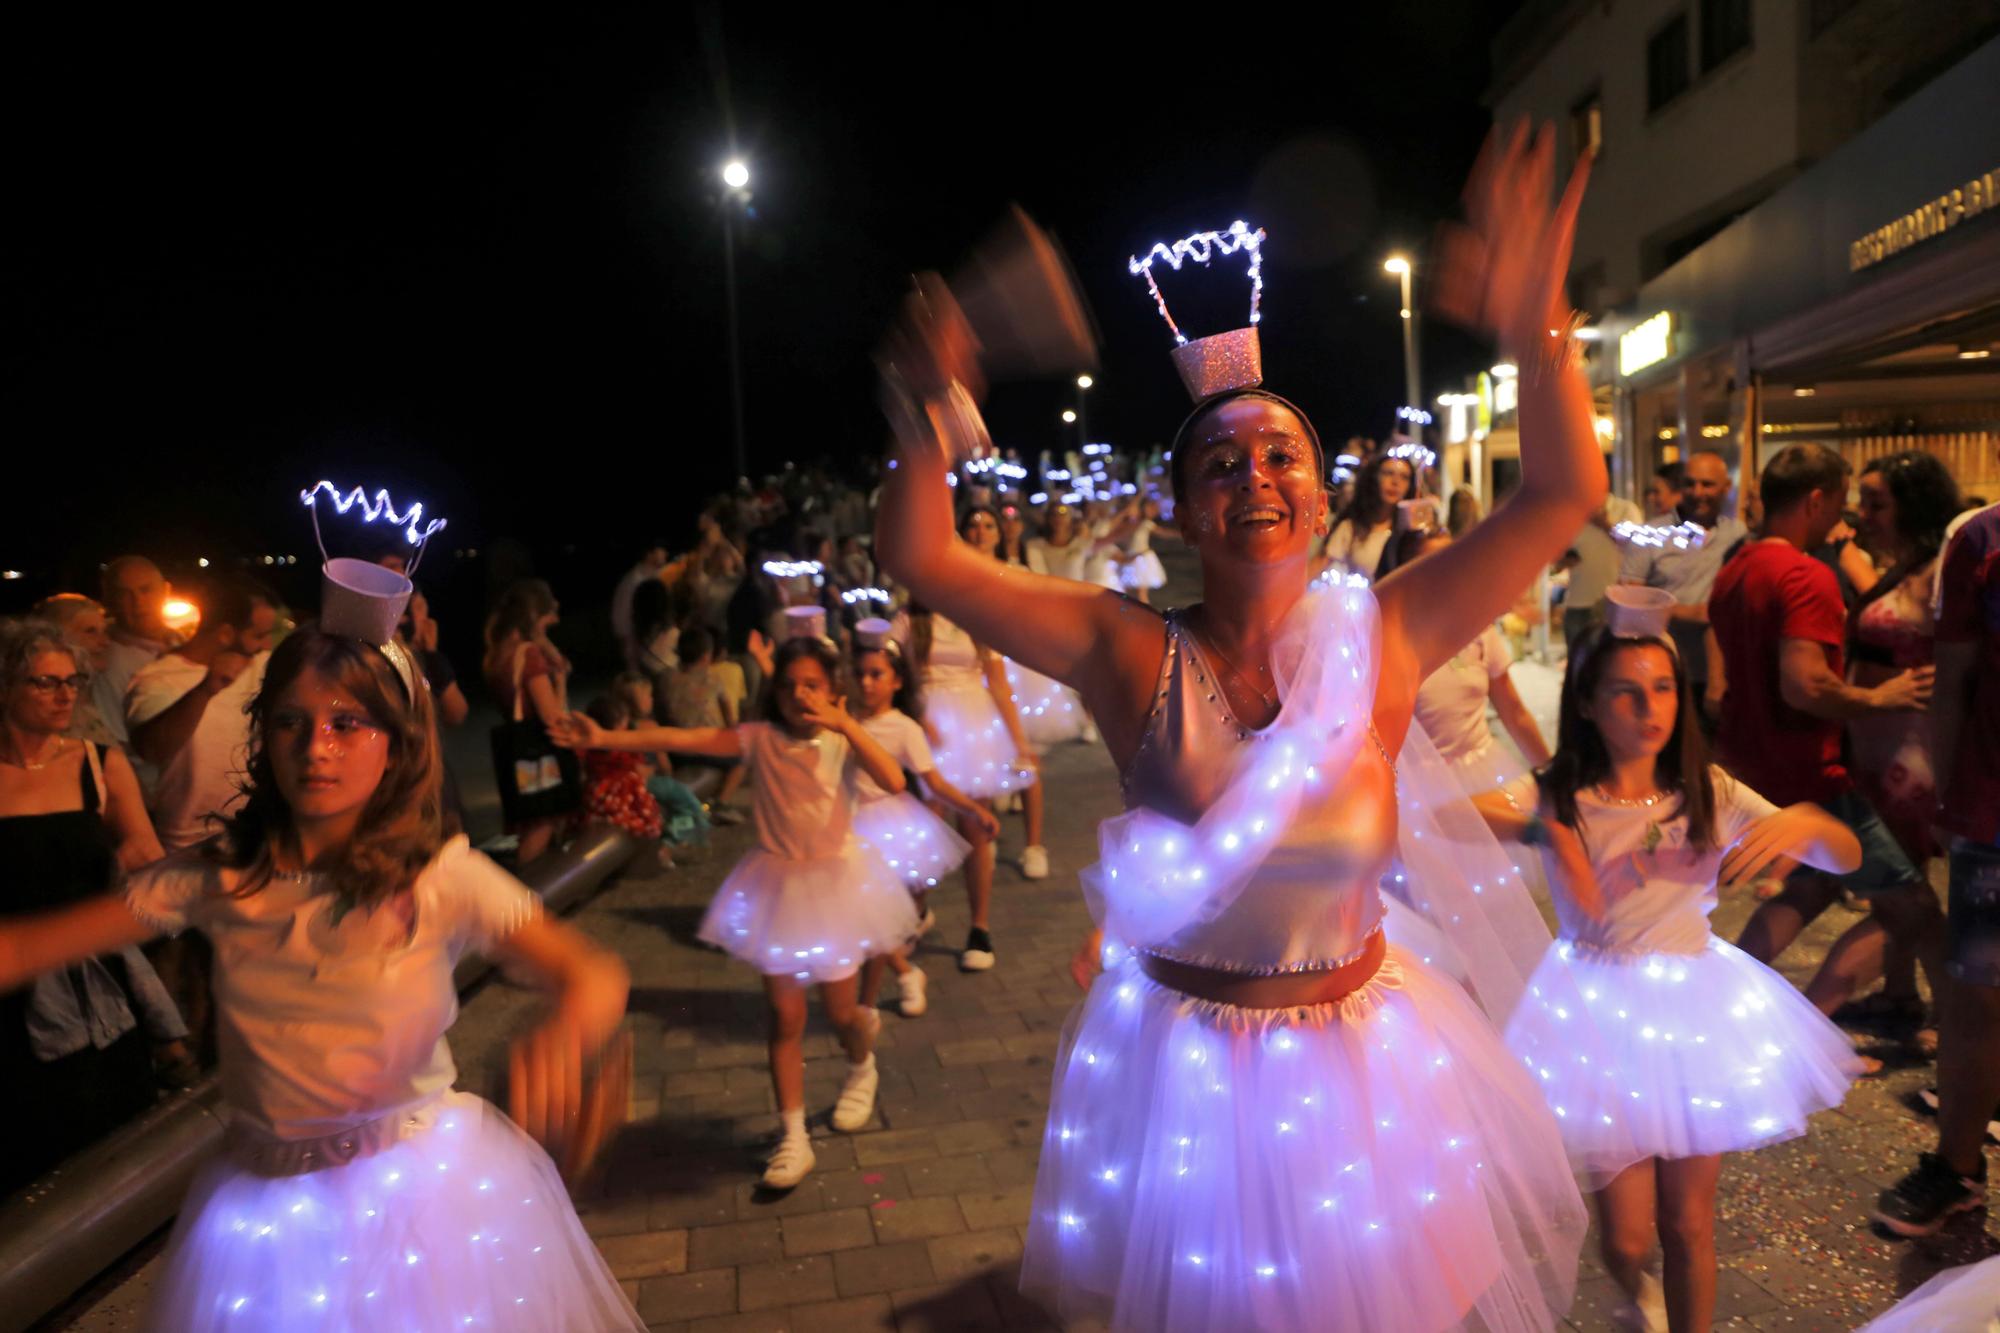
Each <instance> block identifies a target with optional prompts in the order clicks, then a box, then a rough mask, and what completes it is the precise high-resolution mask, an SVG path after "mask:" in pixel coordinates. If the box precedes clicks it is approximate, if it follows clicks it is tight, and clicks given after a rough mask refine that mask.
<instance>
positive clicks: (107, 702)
mask: <svg viewBox="0 0 2000 1333" xmlns="http://www.w3.org/2000/svg"><path fill="white" fill-rule="evenodd" d="M34 613H35V615H36V616H37V617H39V618H41V619H43V620H47V621H49V622H50V623H51V624H53V625H56V626H57V627H59V628H60V629H61V630H62V633H63V638H64V639H66V640H67V641H68V642H69V645H70V646H71V647H72V648H74V649H75V650H76V651H77V654H78V657H79V662H78V665H80V666H81V667H83V669H84V674H85V675H86V676H88V677H89V683H88V684H87V685H85V686H84V689H85V690H86V691H87V693H85V694H84V695H82V696H81V697H79V698H78V699H77V701H76V709H75V711H74V712H73V713H72V714H71V720H70V731H69V734H70V735H72V736H74V737H76V738H77V739H78V740H86V741H92V742H94V743H96V744H98V745H116V746H119V747H120V748H123V747H124V746H126V745H128V744H130V743H131V737H130V735H129V733H128V732H127V731H126V728H125V688H124V687H125V683H126V682H123V681H118V680H116V679H114V678H112V677H109V676H107V675H105V674H104V673H105V671H106V669H107V668H108V667H109V666H110V665H111V655H112V650H113V649H114V648H116V647H118V645H117V644H114V643H113V642H112V641H111V621H110V618H109V617H108V616H106V615H105V614H104V608H103V607H101V606H99V605H98V604H97V603H96V602H93V601H92V600H90V598H88V597H85V596H84V595H83V594H82V593H76V592H59V593H56V594H55V595H54V596H52V597H44V598H43V599H42V600H41V601H39V602H36V603H35V609H34ZM128 679H129V678H128ZM127 758H128V760H129V758H130V756H127Z"/></svg>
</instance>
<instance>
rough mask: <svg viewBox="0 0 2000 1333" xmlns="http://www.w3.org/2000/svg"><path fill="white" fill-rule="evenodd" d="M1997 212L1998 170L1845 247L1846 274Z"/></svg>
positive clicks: (1857, 271) (1904, 215) (1998, 204)
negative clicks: (1981, 215) (1982, 215)
mask: <svg viewBox="0 0 2000 1333" xmlns="http://www.w3.org/2000/svg"><path fill="white" fill-rule="evenodd" d="M1995 209H2000V167H1996V168H1995V169H1994V170H1992V171H1989V172H1987V173H1986V174H1985V175H1983V176H1974V177H1973V178H1972V179H1971V180H1969V181H1967V182H1966V183H1965V184H1963V185H1961V186H1959V187H1957V188H1956V189H1951V190H1946V191H1945V192H1944V193H1943V194H1941V195H1939V196H1938V197H1937V198H1935V199H1931V200H1927V201H1926V202H1924V203H1923V204H1920V205H1919V206H1917V207H1916V208H1913V209H1911V210H1910V211H1909V212H1907V213H1905V214H1903V216H1901V217H1899V218H1897V219H1896V220H1895V221H1894V222H1891V223H1889V224H1887V225H1886V226H1881V227H1877V228H1876V229H1875V230H1873V231H1871V232H1869V233H1868V234H1867V235H1866V236H1863V237H1862V238H1861V239H1860V240H1858V241H1855V242H1854V243H1852V244H1851V245H1849V246H1848V247H1847V271H1848V272H1850V273H1859V272H1860V271H1861V270H1862V269H1864V268H1867V267H1868V266H1869V265H1871V264H1879V263H1881V262H1882V261H1883V260H1885V259H1887V258H1889V257H1890V256H1891V255H1898V254H1901V253H1902V252H1903V251H1905V250H1907V249H1909V248H1910V247H1911V246H1913V245H1920V244H1922V243H1923V242H1925V241H1929V240H1935V239H1936V238H1937V237H1939V236H1942V235H1944V234H1945V233H1946V232H1948V231H1950V230H1951V229H1952V228H1953V227H1956V226H1957V225H1958V224H1959V223H1961V222H1966V221H1969V220H1970V219H1972V218H1976V217H1978V216H1979V215H1980V214H1981V213H1987V212H1991V211H1993V210H1995Z"/></svg>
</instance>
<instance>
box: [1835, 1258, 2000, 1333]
mask: <svg viewBox="0 0 2000 1333" xmlns="http://www.w3.org/2000/svg"><path fill="white" fill-rule="evenodd" d="M1947 1329H1949V1330H1964V1333H1994V1331H1995V1330H2000V1258H1994V1259H1982V1260H1981V1261H1980V1262H1978V1263H1976V1264H1965V1265H1963V1266H1962V1267H1959V1268H1947V1269H1945V1270H1944V1271H1943V1272H1942V1273H1939V1274H1938V1275H1937V1276H1935V1277H1933V1278H1932V1279H1931V1280H1930V1281H1928V1282H1926V1283H1924V1285H1923V1286H1921V1287H1918V1288H1917V1289H1916V1290H1915V1291H1912V1292H1911V1293H1910V1294H1909V1295H1907V1296H1905V1297H1903V1299H1902V1300H1900V1301H1897V1302H1896V1303H1895V1305H1893V1306H1891V1307H1890V1308H1889V1309H1888V1310H1886V1311H1884V1312H1883V1313H1882V1315H1881V1317H1880V1318H1878V1319H1876V1320H1875V1321H1874V1322H1873V1323H1871V1324H1868V1325H1866V1326H1865V1327H1864V1328H1863V1329H1862V1330H1861V1333H1944V1331H1945V1330H1947Z"/></svg>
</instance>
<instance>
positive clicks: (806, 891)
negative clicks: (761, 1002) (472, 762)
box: [561, 636, 917, 1189]
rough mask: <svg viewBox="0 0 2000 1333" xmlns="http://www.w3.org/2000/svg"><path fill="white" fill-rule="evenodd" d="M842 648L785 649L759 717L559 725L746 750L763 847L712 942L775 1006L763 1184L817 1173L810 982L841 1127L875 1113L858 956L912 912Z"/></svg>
mask: <svg viewBox="0 0 2000 1333" xmlns="http://www.w3.org/2000/svg"><path fill="white" fill-rule="evenodd" d="M840 665H841V664H840V655H839V653H838V652H837V651H835V649H834V647H833V645H832V644H831V643H829V642H827V641H826V640H824V639H820V638H813V637H803V636H802V637H797V638H791V639H787V640H786V641H785V642H784V643H783V644H781V645H779V647H778V650H777V653H776V654H775V656H774V657H773V659H772V662H771V668H770V671H769V673H768V675H769V678H770V683H769V685H767V686H766V688H765V699H764V720H763V721H761V722H745V723H742V724H741V725H739V726H735V727H703V728H681V727H639V728H635V729H633V730H631V731H618V732H607V731H605V730H603V729H602V728H600V727H598V726H597V725H596V724H595V723H594V722H592V721H591V720H590V719H589V718H587V717H585V716H583V715H582V714H573V715H572V716H571V718H570V720H569V723H568V724H567V725H566V726H565V728H564V729H563V735H562V737H561V740H562V741H563V743H564V744H569V745H574V746H575V747H576V748H578V749H586V750H605V749H626V750H643V751H653V750H671V751H675V752H678V753H684V754H698V755H704V756H707V757H708V758H711V759H740V760H742V761H743V765H744V767H745V768H747V769H748V770H749V773H750V782H751V783H752V784H753V788H754V795H753V798H752V805H751V810H752V815H753V818H754V822H755V825H756V829H757V845H756V846H755V847H753V848H751V849H750V851H748V852H747V853H745V854H744V857H743V859H742V860H741V861H739V862H737V863H736V868H735V869H733V870H731V871H730V872H729V877H728V878H727V879H725V880H723V881H722V885H721V887H720V888H718V889H716V891H715V897H714V898H713V899H712V900H711V901H710V902H709V905H708V914H707V915H706V916H704V917H703V918H702V922H701V931H700V936H701V938H702V940H703V941H705V942H706V943H709V944H713V945H714V946H715V947H716V948H718V949H721V950H723V951H724V952H726V953H728V954H731V955H733V956H734V957H736V958H740V959H742V960H743V961H744V962H746V963H749V964H750V965H751V966H752V967H755V968H756V969H757V970H758V971H759V972H761V973H763V974H764V997H765V999H766V1001H767V1002H768V1003H769V1006H770V1015H771V1035H770V1051H771V1083H772V1086H773V1088H774V1089H775V1091H776V1093H777V1099H778V1119H779V1126H780V1134H779V1139H778V1146H777V1148H776V1150H775V1151H773V1152H772V1154H771V1157H770V1160H769V1162H768V1163H767V1164H766V1167H765V1171H764V1175H763V1184H764V1185H765V1186H766V1187H767V1188H770V1189H790V1188H792V1187H793V1186H794V1185H797V1184H798V1183H799V1182H800V1181H801V1180H804V1179H805V1178H806V1175H807V1174H808V1173H809V1172H811V1170H812V1169H813V1165H814V1161H815V1158H814V1154H813V1149H812V1142H811V1140H810V1139H808V1138H807V1136H806V1111H805V1104H806V1101H805V1056H804V1053H803V1051H802V1048H801V1045H800V1043H801V1041H802V1040H803V1039H804V1036H805V1027H806V987H807V986H808V985H812V984H815V983H817V985H818V987H819V995H820V1003H821V1004H822V1006H823V1007H824V1008H825V1009H826V1016H827V1020H828V1021H829V1022H831V1023H832V1024H833V1027H834V1030H835V1031H836V1032H837V1033H838V1034H839V1036H840V1044H841V1046H842V1048H843V1049H844V1050H845V1051H846V1052H847V1060H848V1066H847V1077H846V1080H845V1082H844V1083H843V1084H842V1085H841V1089H840V1095H839V1097H838V1099H837V1100H836V1101H835V1103H834V1108H833V1119H832V1123H833V1127H834V1128H835V1129H838V1130H841V1131H843V1132H847V1133H852V1132H853V1131H855V1130H858V1129H860V1128H862V1127H863V1126H864V1125H866V1124H867V1123H868V1120H869V1117H870V1116H871V1115H873V1114H874V1110H875V1089H876V1086H877V1084H878V1083H879V1082H880V1077H879V1075H878V1074H877V1073H876V1070H875V1029H876V1027H877V1026H879V1021H880V1020H879V1016H878V1017H877V1018H876V1020H875V1021H873V1022H871V1021H870V1018H869V1015H867V1014H864V1013H863V1012H862V1009H861V1006H860V1004H859V1003H858V1002H857V999H856V996H857V992H858V989H859V985H860V973H861V967H862V964H864V963H866V962H867V961H868V959H869V957H870V956H871V955H873V954H875V953H877V952H880V951H881V950H882V949H884V948H888V947H893V946H895V945H897V944H900V943H901V942H902V941H904V940H906V939H908V938H909V936H910V932H911V931H912V930H914V929H915V928H916V924H917V915H916V912H915V911H913V910H912V909H911V906H910V894H909V891H908V889H906V888H905V887H904V885H903V880H902V877H901V876H900V875H898V874H897V873H896V872H895V871H893V870H891V869H890V868H889V867H888V866H887V865H886V864H884V862H883V861H882V858H881V857H880V856H878V855H876V853H875V852H874V851H873V850H872V849H871V848H869V847H868V846H867V845H866V844H865V843H863V842H862V841H861V839H860V838H859V837H857V836H856V835H855V832H854V827H853V819H854V805H855V799H856V793H855V786H856V783H857V782H858V781H859V779H860V777H861V775H862V774H863V773H865V774H866V775H867V776H868V777H869V778H871V779H872V780H873V781H874V782H875V784H876V785H877V786H878V787H880V788H881V789H882V790H883V791H884V792H889V793H898V792H901V791H902V790H903V770H902V769H901V768H900V767H898V766H897V764H896V761H895V760H894V759H891V758H890V757H889V755H888V754H887V753H886V752H885V751H884V750H883V749H882V747H881V745H880V744H878V743H877V742H876V740H875V738H874V737H873V736H871V735H870V734H869V733H868V730H867V729H866V728H865V727H863V726H862V725H861V723H860V721H859V720H858V719H856V718H854V717H852V716H850V715H849V714H848V712H847V708H846V703H845V698H844V695H845V691H844V689H843V688H842V685H843V683H844V682H843V680H842V677H843V674H844V673H843V672H842V671H841V669H840Z"/></svg>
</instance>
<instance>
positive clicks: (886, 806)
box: [854, 620, 1000, 1018]
mask: <svg viewBox="0 0 2000 1333" xmlns="http://www.w3.org/2000/svg"><path fill="white" fill-rule="evenodd" d="M854 642H855V648H854V697H855V702H856V704H857V711H858V712H859V713H860V715H861V725H862V726H864V727H866V728H867V729H868V734H869V735H871V736H873V737H874V738H875V739H876V740H877V741H879V742H881V745H882V748H883V749H884V750H886V751H888V752H889V755H890V757H891V758H893V759H894V760H895V761H896V763H897V765H898V766H899V767H901V768H902V770H903V771H904V772H906V773H914V774H915V775H916V776H917V779H918V781H920V782H922V783H923V785H924V788H925V789H926V790H927V791H928V792H929V793H930V795H931V797H932V799H933V800H934V801H936V802H937V803H939V804H940V805H941V806H947V807H950V808H951V809H952V810H954V811H956V812H957V815H958V823H959V831H958V832H954V831H953V830H952V827H951V825H949V824H947V823H945V822H944V821H943V820H942V819H940V818H938V816H937V815H936V814H934V813H932V811H931V808H930V807H929V806H927V805H925V804H924V803H923V802H922V801H920V800H918V799H917V798H916V797H915V796H913V795H911V794H909V793H908V792H889V791H885V790H883V789H882V788H881V787H880V786H877V785H876V783H875V781H874V780H873V779H872V778H869V777H868V776H866V775H865V774H864V775H862V777H861V778H860V780H859V781H858V782H857V783H856V784H855V785H856V787H857V788H858V792H859V798H860V808H859V809H857V810H856V811H855V814H854V826H855V830H856V831H857V832H858V833H860V835H861V839H862V841H863V842H866V843H868V844H869V845H870V846H872V847H874V848H875V850H876V851H877V852H879V853H880V854H881V856H882V858H883V859H884V860H886V861H887V862H888V863H889V865H890V868H891V869H894V870H896V871H898V872H899V873H900V874H901V875H902V876H903V881H904V882H905V883H906V884H908V885H909V886H910V892H911V894H912V895H914V896H915V898H916V900H917V905H918V910H919V911H920V912H921V913H922V917H923V920H922V921H920V922H919V923H918V932H919V934H920V935H921V933H922V932H923V931H924V930H927V929H928V928H929V927H930V925H932V924H934V923H935V922H936V919H937V918H936V917H934V916H933V915H932V914H931V913H930V912H929V910H928V909H925V908H924V907H923V901H924V895H925V894H927V893H929V892H930V890H932V889H934V888H936V887H937V883H938V880H939V879H941V878H943V877H944V876H945V875H948V874H950V873H951V872H952V871H953V870H954V869H956V868H957V867H958V865H959V864H960V863H961V862H963V861H964V860H965V858H966V856H967V854H968V853H969V852H971V850H972V849H973V847H975V846H985V845H987V844H990V843H991V842H992V841H993V840H994V839H995V838H997V837H999V836H1000V821H999V819H997V818H996V817H995V816H994V814H993V812H992V811H991V810H989V809H987V808H986V807H985V806H984V805H982V804H980V803H979V802H978V801H976V800H974V799H973V798H972V797H970V796H967V795H966V794H965V793H964V792H962V791H960V790H959V789H958V788H956V787H954V786H952V785H951V783H949V782H947V781H945V778H944V775H943V774H942V773H940V772H938V771H937V762H936V760H934V759H933V758H932V756H931V746H930V739H929V738H928V737H927V736H925V734H924V729H923V726H922V724H921V723H919V722H918V721H917V720H916V719H915V718H914V717H913V716H912V714H913V713H919V712H922V711H923V707H922V704H921V703H920V702H919V701H918V696H917V690H916V682H915V677H914V674H913V673H912V672H911V670H910V664H909V662H908V661H907V660H906V659H905V658H904V656H903V648H902V645H901V644H899V643H897V642H896V640H895V639H894V638H893V637H891V635H890V626H889V622H888V621H886V620H864V621H862V622H861V623H860V624H859V625H857V626H856V627H855V630H854ZM961 833H962V834H963V835H964V836H962V837H961V836H960V834H961ZM913 944H914V941H911V943H910V944H905V945H902V946H899V947H897V948H895V949H892V950H889V951H887V952H885V953H878V954H876V955H875V956H874V957H872V958H870V959H869V960H868V965H867V967H866V968H865V969H864V970H863V972H862V974H861V1003H862V1004H863V1005H866V1006H869V1007H871V1008H872V1007H873V1006H874V1004H875V996H876V992H877V991H878V989H879V988H880V987H881V984H882V970H883V968H884V967H885V966H886V967H887V968H888V969H889V970H891V971H893V972H894V973H895V974H896V978H897V982H898V985H899V987H900V994H899V998H898V1009H899V1012H901V1014H902V1015H903V1017H905V1018H915V1017H917V1016H918V1015H919V1014H921V1013H923V1012H924V1010H925V1008H926V1007H927V1002H926V1000H925V996H924V988H925V983H926V978H925V976H924V972H923V969H922V968H920V967H918V966H916V965H915V964H914V963H912V962H910V960H909V951H910V947H911V946H912V945H913Z"/></svg>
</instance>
